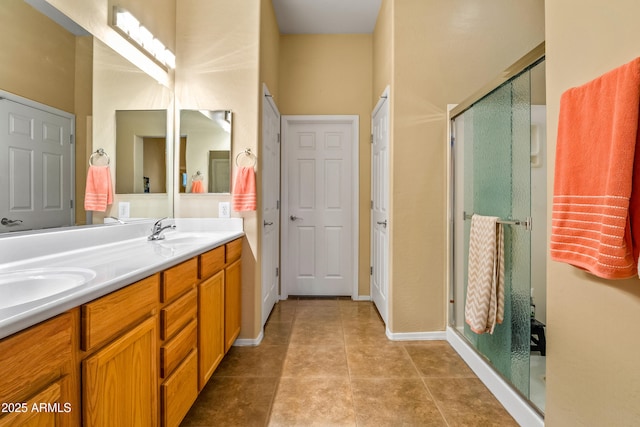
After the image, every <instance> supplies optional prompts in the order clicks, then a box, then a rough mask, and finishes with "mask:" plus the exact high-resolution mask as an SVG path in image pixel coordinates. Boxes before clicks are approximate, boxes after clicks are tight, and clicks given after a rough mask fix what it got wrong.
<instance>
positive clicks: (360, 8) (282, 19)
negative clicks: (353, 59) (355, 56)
mask: <svg viewBox="0 0 640 427" xmlns="http://www.w3.org/2000/svg"><path fill="white" fill-rule="evenodd" d="M381 2H382V0H273V7H274V9H275V12H276V19H277V20H278V26H279V27H280V33H281V34H330V33H336V34H347V33H373V29H374V27H375V25H376V18H377V17H378V11H379V10H380V3H381Z"/></svg>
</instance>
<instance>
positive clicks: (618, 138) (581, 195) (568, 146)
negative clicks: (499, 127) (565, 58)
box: [551, 58, 640, 279]
mask: <svg viewBox="0 0 640 427" xmlns="http://www.w3.org/2000/svg"><path fill="white" fill-rule="evenodd" d="M639 105H640V58H637V59H635V60H633V61H632V62H630V63H628V64H625V65H623V66H621V67H619V68H616V69H614V70H612V71H610V72H608V73H606V74H604V75H603V76H601V77H599V78H597V79H595V80H593V81H591V82H589V83H587V84H585V85H583V86H580V87H577V88H572V89H569V90H567V91H566V92H565V93H564V94H563V95H562V97H561V99H560V117H559V122H558V140H557V147H556V168H555V182H554V188H553V216H552V230H551V259H553V260H555V261H560V262H566V263H569V264H571V265H573V266H575V267H579V268H582V269H584V270H587V271H588V272H590V273H592V274H594V275H596V276H598V277H602V278H606V279H623V278H629V277H632V276H634V275H635V274H636V271H637V259H638V250H639V248H638V247H636V248H634V246H633V242H640V227H633V226H631V225H632V223H636V222H637V221H640V218H639V217H638V216H639V215H638V214H637V210H638V207H640V203H638V201H639V200H640V197H639V195H638V194H637V191H636V192H633V194H632V190H634V187H635V190H640V187H639V186H638V185H637V184H638V179H639V178H640V174H635V175H634V173H633V171H634V161H635V158H636V157H639V154H640V150H636V145H637V141H638V113H639V108H638V107H639ZM638 164H639V165H640V163H638ZM638 225H640V224H638ZM636 244H637V243H636Z"/></svg>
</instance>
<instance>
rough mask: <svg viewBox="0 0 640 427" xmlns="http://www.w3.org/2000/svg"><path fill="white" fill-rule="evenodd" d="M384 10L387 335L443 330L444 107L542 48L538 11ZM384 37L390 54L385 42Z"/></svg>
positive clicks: (501, 6) (410, 1)
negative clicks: (388, 211)
mask: <svg viewBox="0 0 640 427" xmlns="http://www.w3.org/2000/svg"><path fill="white" fill-rule="evenodd" d="M382 11H383V14H382V15H381V16H380V20H379V22H378V25H377V27H376V33H375V34H374V40H375V41H376V45H375V46H374V52H376V54H375V55H374V58H376V63H375V64H376V67H380V68H381V69H380V70H378V69H375V70H374V79H373V81H374V83H375V84H376V87H374V91H375V90H377V91H380V90H381V88H383V87H384V86H385V82H384V78H385V77H387V76H388V77H387V78H390V79H391V81H390V82H387V83H386V84H389V83H390V84H391V104H390V107H391V116H392V117H391V120H392V123H393V127H392V136H391V141H392V145H391V156H390V159H391V160H390V162H391V165H390V168H391V201H390V203H391V215H390V231H391V273H390V274H391V278H390V303H391V305H390V321H389V327H390V329H391V331H392V332H394V333H399V332H424V331H441V330H444V328H445V323H446V301H447V293H446V272H447V269H448V266H447V262H446V239H447V235H446V227H447V222H446V208H447V194H446V176H447V161H446V147H447V144H446V126H447V123H446V106H447V104H455V103H458V102H460V101H462V100H464V99H465V98H466V97H467V96H470V95H471V94H472V93H473V92H474V91H475V90H477V89H479V88H480V87H482V86H483V85H484V84H485V83H487V82H488V81H490V80H492V79H493V78H494V77H495V76H497V75H499V74H500V73H501V72H502V70H504V69H505V68H506V67H508V66H509V65H511V64H512V63H513V62H515V61H516V60H517V59H518V58H520V57H521V56H522V55H524V54H525V53H526V52H528V51H529V50H531V49H532V48H534V47H535V46H537V45H538V44H539V43H540V42H542V41H543V40H544V2H543V1H542V0H526V1H519V2H513V1H510V0H495V1H492V2H483V3H482V4H480V3H478V2H477V1H475V0H454V1H448V2H442V1H439V0H427V1H425V0H402V1H395V0H384V1H383V6H382ZM389 20H390V21H391V22H390V23H389ZM389 31H390V32H391V47H390V48H389V46H387V45H386V43H387V42H386V37H383V36H382V35H383V34H385V33H388V32H389ZM377 43H380V44H381V46H378V45H377ZM389 56H390V57H391V61H390V62H391V66H389V65H388V60H387V57H389ZM374 94H375V92H374Z"/></svg>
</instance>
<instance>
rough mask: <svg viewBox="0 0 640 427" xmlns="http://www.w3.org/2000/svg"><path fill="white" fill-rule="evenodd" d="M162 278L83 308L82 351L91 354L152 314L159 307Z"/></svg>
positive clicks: (136, 284) (156, 278)
mask: <svg viewBox="0 0 640 427" xmlns="http://www.w3.org/2000/svg"><path fill="white" fill-rule="evenodd" d="M159 285H160V275H159V274H154V275H153V276H150V277H147V278H146V279H143V280H141V281H139V282H137V283H134V284H133V285H129V286H127V287H126V288H123V289H120V290H118V291H115V292H112V293H110V294H109V295H105V296H104V297H102V298H99V299H97V300H95V301H92V302H90V303H88V304H84V305H83V306H82V336H81V338H82V349H83V350H85V351H89V350H91V349H93V348H95V347H97V346H99V345H102V344H104V343H106V342H108V341H110V340H111V339H112V338H115V337H116V336H118V335H120V334H121V333H122V332H124V331H125V330H127V329H129V328H130V327H131V326H132V325H134V324H136V323H138V322H139V321H140V320H142V319H144V318H145V317H147V316H149V315H151V314H153V312H154V311H155V309H156V307H157V305H158V287H159Z"/></svg>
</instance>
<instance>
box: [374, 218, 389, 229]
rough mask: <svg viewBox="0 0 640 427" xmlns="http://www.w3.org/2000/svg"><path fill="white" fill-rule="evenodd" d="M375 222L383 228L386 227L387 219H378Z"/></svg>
mask: <svg viewBox="0 0 640 427" xmlns="http://www.w3.org/2000/svg"><path fill="white" fill-rule="evenodd" d="M376 224H378V225H381V226H383V227H384V228H387V220H386V219H385V220H384V221H378V222H377V223H376Z"/></svg>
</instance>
